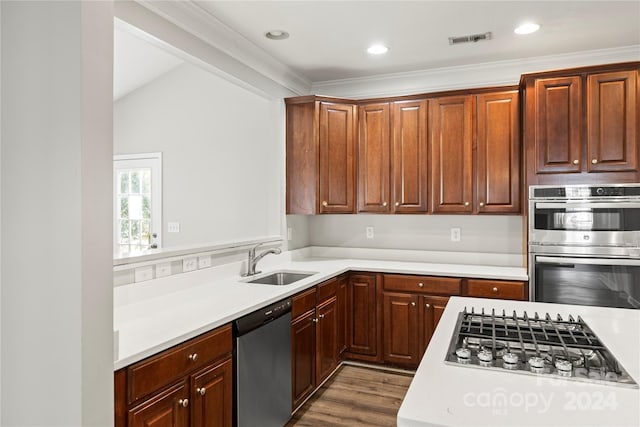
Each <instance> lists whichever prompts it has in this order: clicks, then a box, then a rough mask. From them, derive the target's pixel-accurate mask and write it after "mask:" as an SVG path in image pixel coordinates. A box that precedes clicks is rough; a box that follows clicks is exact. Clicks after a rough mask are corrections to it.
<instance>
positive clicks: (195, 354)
mask: <svg viewBox="0 0 640 427" xmlns="http://www.w3.org/2000/svg"><path fill="white" fill-rule="evenodd" d="M189 360H191V361H192V362H195V361H196V360H198V353H193V354H190V355H189Z"/></svg>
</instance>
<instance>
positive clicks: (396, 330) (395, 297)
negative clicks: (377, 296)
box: [383, 274, 462, 368]
mask: <svg viewBox="0 0 640 427" xmlns="http://www.w3.org/2000/svg"><path fill="white" fill-rule="evenodd" d="M383 280H384V286H383V287H384V294H383V306H384V314H383V315H384V320H383V329H384V333H383V337H384V339H383V347H384V362H385V363H390V364H393V365H400V366H404V367H408V368H415V367H416V366H418V363H419V362H420V359H421V358H422V355H423V354H424V352H425V350H426V348H427V345H428V344H429V341H430V340H431V336H432V335H433V331H434V330H435V327H436V326H437V324H438V321H439V320H440V317H441V316H442V313H443V311H444V308H445V306H446V304H447V301H448V300H449V296H451V295H460V294H461V284H462V279H459V278H452V277H431V276H413V275H400V274H385V275H384V279H383Z"/></svg>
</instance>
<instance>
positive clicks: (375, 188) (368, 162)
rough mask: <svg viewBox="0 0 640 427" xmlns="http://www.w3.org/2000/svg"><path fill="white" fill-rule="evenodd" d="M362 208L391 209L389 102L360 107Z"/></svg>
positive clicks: (359, 166)
mask: <svg viewBox="0 0 640 427" xmlns="http://www.w3.org/2000/svg"><path fill="white" fill-rule="evenodd" d="M358 125H359V129H360V131H359V133H358V196H359V197H358V211H359V212H378V213H381V212H382V213H385V212H389V208H390V207H389V201H390V196H389V193H390V191H389V190H390V188H389V175H390V174H391V161H390V151H391V141H390V138H389V104H388V103H381V104H369V105H361V106H360V107H359V109H358Z"/></svg>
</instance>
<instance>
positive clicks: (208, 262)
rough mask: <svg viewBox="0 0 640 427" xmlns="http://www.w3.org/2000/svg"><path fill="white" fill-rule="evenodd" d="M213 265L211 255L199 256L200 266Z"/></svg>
mask: <svg viewBox="0 0 640 427" xmlns="http://www.w3.org/2000/svg"><path fill="white" fill-rule="evenodd" d="M208 267H211V255H207V256H201V257H198V268H208Z"/></svg>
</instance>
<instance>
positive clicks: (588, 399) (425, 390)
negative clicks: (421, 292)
mask: <svg viewBox="0 0 640 427" xmlns="http://www.w3.org/2000/svg"><path fill="white" fill-rule="evenodd" d="M465 306H466V307H467V308H468V310H470V309H471V307H474V308H475V310H476V311H480V310H481V309H482V308H484V309H485V311H487V310H489V311H490V310H491V308H495V309H496V310H500V311H501V310H503V309H505V310H506V311H507V312H513V310H516V311H517V312H518V313H519V314H520V315H521V314H522V312H523V311H525V310H526V311H527V313H528V314H533V313H534V312H536V311H537V312H538V313H540V314H543V313H547V312H548V313H550V314H551V315H552V316H555V314H556V313H557V314H560V315H562V317H563V318H565V319H566V318H567V316H568V315H569V314H572V315H573V316H574V317H576V316H578V315H579V316H581V317H582V318H583V319H584V321H585V322H586V323H587V324H588V325H589V327H590V328H591V329H592V330H593V332H594V333H595V334H596V335H597V336H598V338H600V340H601V341H602V342H603V343H604V344H605V345H606V346H607V348H608V349H609V350H610V351H611V352H612V354H613V355H614V356H615V357H616V358H617V359H618V361H619V362H620V363H621V364H622V366H623V367H624V368H625V369H626V370H627V372H628V373H629V374H630V375H631V377H632V378H633V379H634V380H635V381H636V382H638V381H640V310H630V309H617V308H601V307H587V306H576V305H563V304H546V303H533V302H522V301H507V300H489V299H480V298H464V297H452V298H451V299H450V300H449V303H448V304H447V307H446V309H445V312H444V314H443V315H442V318H441V319H440V323H439V324H438V327H437V328H436V331H435V333H434V335H433V337H432V339H431V342H430V343H429V347H428V349H427V351H426V353H425V355H424V357H423V358H422V361H421V362H420V366H419V367H418V370H417V371H416V375H415V377H414V379H413V381H412V383H411V386H410V388H409V390H408V392H407V395H406V397H405V399H404V401H403V402H402V406H401V407H400V411H399V412H398V427H418V426H420V427H424V426H452V425H455V426H480V425H490V426H557V425H563V426H571V425H574V426H638V425H640V390H639V389H631V388H627V387H620V386H614V385H601V384H594V383H584V382H577V381H571V380H564V379H557V378H553V379H544V378H540V377H537V376H535V375H524V374H517V373H513V372H508V371H500V370H489V369H478V368H472V367H463V366H456V365H448V364H445V363H444V359H445V356H446V354H447V350H448V347H449V343H450V341H451V338H452V334H453V330H454V327H455V323H456V320H457V317H458V313H459V312H460V311H462V310H463V309H464V307H465Z"/></svg>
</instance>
